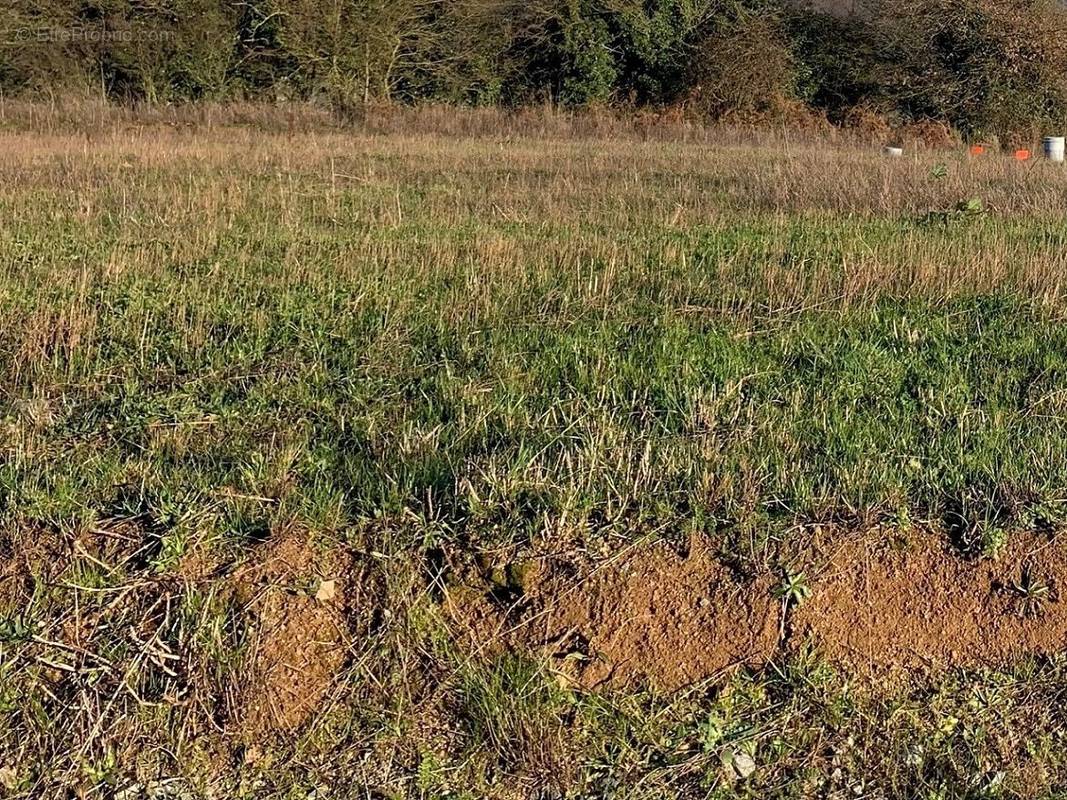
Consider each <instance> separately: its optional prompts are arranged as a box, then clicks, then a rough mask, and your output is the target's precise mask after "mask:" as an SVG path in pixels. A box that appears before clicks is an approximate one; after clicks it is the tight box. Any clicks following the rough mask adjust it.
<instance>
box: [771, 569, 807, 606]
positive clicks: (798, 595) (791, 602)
mask: <svg viewBox="0 0 1067 800" xmlns="http://www.w3.org/2000/svg"><path fill="white" fill-rule="evenodd" d="M775 594H776V595H777V596H778V597H779V598H780V599H781V601H782V605H783V606H800V605H803V604H804V603H805V602H806V601H807V600H808V599H809V598H810V597H811V587H810V586H808V582H807V578H806V577H805V576H804V573H803V572H793V571H791V570H786V573H785V576H784V577H783V578H782V582H781V583H780V584H779V585H778V589H777V590H776V592H775Z"/></svg>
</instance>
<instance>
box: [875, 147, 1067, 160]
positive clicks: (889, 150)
mask: <svg viewBox="0 0 1067 800" xmlns="http://www.w3.org/2000/svg"><path fill="white" fill-rule="evenodd" d="M882 152H883V153H885V154H886V155H887V156H889V157H890V158H900V157H901V156H902V155H904V148H903V147H883V148H882ZM1061 152H1062V148H1061Z"/></svg>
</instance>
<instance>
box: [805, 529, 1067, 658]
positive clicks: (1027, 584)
mask: <svg viewBox="0 0 1067 800" xmlns="http://www.w3.org/2000/svg"><path fill="white" fill-rule="evenodd" d="M1065 591H1067V537H1063V536H1060V537H1056V538H1050V537H1047V536H1041V535H1037V534H1024V533H1016V534H1014V535H1013V536H1011V537H1010V541H1009V544H1008V545H1007V546H1006V548H1005V550H1004V552H1002V553H1001V554H1000V555H999V556H998V558H996V559H995V560H992V559H981V560H965V559H963V558H961V557H960V556H959V554H958V553H957V552H955V551H954V550H953V549H952V547H951V546H950V545H949V543H948V542H947V541H946V540H945V539H944V538H943V537H940V536H937V535H934V534H929V533H914V534H911V535H909V537H908V538H907V539H906V540H897V541H894V540H893V539H892V537H890V536H888V535H887V534H886V533H884V532H874V533H869V534H866V535H863V536H860V537H854V538H851V539H848V540H846V541H844V542H842V543H840V544H839V545H838V547H837V548H836V549H835V550H834V552H833V553H832V555H831V556H830V558H829V561H828V563H827V565H826V567H825V568H824V569H823V570H822V571H821V572H820V574H819V575H817V576H816V578H815V579H814V580H813V582H812V597H811V599H810V600H809V601H808V602H807V603H805V604H804V605H803V606H801V607H800V608H798V609H797V610H796V612H795V614H794V615H793V618H792V623H793V625H792V628H793V636H792V637H791V644H794V645H796V644H799V643H800V642H803V641H804V640H806V639H810V640H811V641H813V642H814V643H815V644H816V646H817V647H818V649H819V650H820V652H821V653H822V654H823V655H824V656H825V657H826V658H828V659H829V660H830V661H832V662H834V663H837V664H841V665H845V666H848V667H851V668H853V669H856V670H860V671H875V672H884V671H886V670H898V669H906V670H910V671H915V670H919V671H929V670H936V669H943V668H950V667H971V668H974V667H982V666H995V665H1001V664H1004V663H1006V662H1008V661H1010V660H1012V659H1014V658H1018V657H1021V656H1035V655H1036V656H1042V655H1052V654H1055V653H1059V652H1061V651H1063V650H1064V648H1065V647H1067V596H1065Z"/></svg>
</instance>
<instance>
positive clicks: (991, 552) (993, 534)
mask: <svg viewBox="0 0 1067 800" xmlns="http://www.w3.org/2000/svg"><path fill="white" fill-rule="evenodd" d="M1007 544H1008V532H1007V531H1006V530H1005V529H1004V528H1002V527H1000V526H999V525H991V526H989V527H988V528H986V529H985V530H984V531H982V535H981V538H980V540H979V547H980V549H981V553H982V556H983V557H985V558H992V559H996V558H998V557H999V556H1000V554H1001V553H1002V552H1003V550H1004V548H1005V546H1006V545H1007Z"/></svg>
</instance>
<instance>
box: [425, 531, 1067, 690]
mask: <svg viewBox="0 0 1067 800" xmlns="http://www.w3.org/2000/svg"><path fill="white" fill-rule="evenodd" d="M818 547H819V549H821V550H822V551H823V553H824V555H823V556H822V557H821V558H820V559H819V565H817V566H815V567H814V568H812V569H810V570H808V574H809V579H808V581H807V583H808V586H809V587H810V589H811V596H810V598H809V599H808V600H807V601H806V602H803V603H802V604H800V605H798V606H796V607H793V608H791V610H790V611H789V612H788V616H787V617H783V613H784V612H783V603H782V600H781V598H780V594H779V592H777V591H776V589H777V588H778V587H779V586H780V585H781V575H780V574H777V573H771V572H762V573H760V574H756V575H751V576H745V575H739V574H737V573H736V572H735V571H734V570H732V569H731V568H730V567H729V566H727V565H726V564H724V563H723V562H722V561H721V560H720V559H719V558H718V557H717V556H716V554H715V552H714V550H713V549H712V546H711V545H710V544H709V543H708V542H707V541H706V540H703V539H700V538H694V539H693V540H692V541H691V542H690V544H689V548H688V552H686V553H683V554H680V553H678V552H676V551H675V550H674V549H672V547H671V546H670V545H669V544H667V543H666V542H663V541H660V542H655V543H652V544H648V545H642V546H639V547H635V548H634V549H632V550H631V551H630V552H629V553H628V554H627V555H625V556H624V557H622V558H619V559H617V560H614V561H611V562H607V563H605V564H601V565H600V566H587V567H585V568H582V567H581V566H579V565H576V564H575V563H574V562H572V561H568V560H566V559H556V558H549V559H545V560H543V561H540V562H536V563H535V565H534V566H533V567H532V568H529V569H526V570H524V571H523V573H524V574H523V577H522V581H521V584H522V585H521V587H515V589H516V591H517V592H519V596H518V597H516V598H512V599H510V600H507V601H502V600H500V599H499V598H497V599H496V600H494V599H492V598H491V596H490V595H488V594H485V593H481V592H478V591H475V590H473V589H472V588H471V587H470V586H460V587H453V588H451V589H450V590H449V592H448V597H447V598H446V601H445V608H446V610H447V612H448V613H449V615H450V617H451V619H452V621H453V623H454V628H455V629H456V630H457V632H460V633H461V634H462V635H463V637H464V639H466V640H467V641H468V642H469V643H470V646H471V647H472V648H475V649H477V650H478V651H479V652H483V653H484V652H492V651H494V650H497V649H500V648H502V647H511V648H515V649H520V650H526V651H528V652H535V653H539V654H542V655H544V656H546V657H548V658H550V659H551V661H552V663H553V665H554V666H555V668H556V669H557V670H558V672H559V673H560V674H561V675H563V676H566V677H567V678H569V679H570V680H572V681H574V682H575V683H576V684H578V685H580V686H583V687H585V688H589V689H593V688H609V689H619V688H625V687H628V686H631V685H634V684H638V683H646V684H648V685H650V686H652V687H654V688H656V689H658V690H661V691H668V692H669V691H674V690H676V689H679V688H682V687H685V686H688V685H691V684H694V683H697V682H700V681H704V680H708V679H714V678H716V677H719V676H721V675H723V674H724V673H726V672H728V671H729V670H731V669H733V668H736V667H739V666H748V667H753V668H758V667H761V666H764V665H765V664H767V663H768V662H769V661H771V660H772V659H773V658H774V657H775V656H776V655H780V654H783V653H785V652H788V651H790V650H795V649H797V648H799V647H802V646H804V645H807V644H812V645H814V646H815V648H816V649H817V650H818V652H819V653H820V654H821V655H822V656H823V657H824V658H826V659H827V660H828V661H830V662H831V663H833V664H835V665H838V666H839V667H841V668H843V669H845V670H847V671H848V672H850V673H851V674H854V675H857V676H860V675H870V676H872V677H874V676H879V675H884V674H886V673H891V672H900V673H933V672H936V671H938V670H943V669H946V668H954V667H962V668H979V667H986V666H1006V665H1007V664H1008V663H1010V662H1011V661H1012V660H1014V659H1017V658H1020V657H1027V656H1039V657H1040V656H1050V655H1054V654H1057V653H1060V652H1063V651H1064V650H1065V649H1067V536H1062V537H1050V536H1045V535H1040V534H1035V533H1021V532H1020V533H1016V534H1014V535H1013V536H1012V537H1010V542H1009V544H1008V545H1007V546H1006V547H1005V549H1004V551H1003V552H1002V553H1000V554H999V556H998V557H997V558H996V559H977V560H971V559H965V558H963V557H961V556H960V554H959V553H958V552H957V551H956V550H954V549H953V547H952V545H951V544H950V542H949V541H948V540H947V539H945V538H944V537H942V536H939V535H936V534H933V533H928V532H921V531H917V532H912V533H910V534H909V535H908V536H907V537H901V536H900V535H899V534H896V533H892V532H887V531H879V530H876V531H871V532H868V533H865V534H862V535H837V536H833V537H830V538H829V539H828V540H824V541H822V542H820V543H819V545H818ZM520 589H521V591H520Z"/></svg>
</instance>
